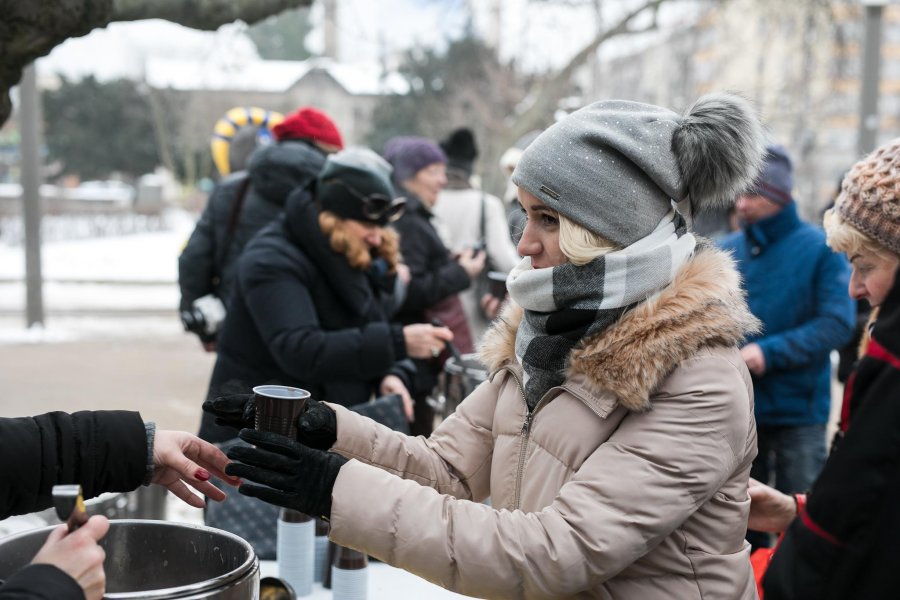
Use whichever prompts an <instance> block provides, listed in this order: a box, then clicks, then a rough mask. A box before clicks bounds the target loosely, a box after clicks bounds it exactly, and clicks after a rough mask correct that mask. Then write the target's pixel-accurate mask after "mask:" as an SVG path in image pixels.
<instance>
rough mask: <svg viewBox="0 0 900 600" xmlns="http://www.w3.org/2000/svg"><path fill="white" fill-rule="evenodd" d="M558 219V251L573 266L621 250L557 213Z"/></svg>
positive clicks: (584, 263)
mask: <svg viewBox="0 0 900 600" xmlns="http://www.w3.org/2000/svg"><path fill="white" fill-rule="evenodd" d="M556 216H557V218H558V219H559V249H560V251H562V253H563V255H565V257H566V258H568V259H569V262H571V263H572V264H573V265H575V266H579V267H580V266H581V265H586V264H587V263H589V262H591V261H592V260H594V259H595V258H597V257H599V256H603V255H605V254H609V253H610V252H614V251H615V250H621V248H620V247H619V246H617V245H615V244H614V243H612V242H611V241H609V240H607V239H606V238H604V237H603V236H600V235H597V234H596V233H594V232H593V231H588V230H587V229H585V228H584V227H582V226H581V225H579V224H578V223H576V222H575V221H572V220H571V219H569V218H567V217H565V216H563V215H561V214H559V213H557V215H556Z"/></svg>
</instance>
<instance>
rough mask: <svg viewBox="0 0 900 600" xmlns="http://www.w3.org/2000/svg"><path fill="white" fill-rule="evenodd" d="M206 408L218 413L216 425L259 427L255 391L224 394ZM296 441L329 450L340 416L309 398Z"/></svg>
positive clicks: (243, 427) (208, 402)
mask: <svg viewBox="0 0 900 600" xmlns="http://www.w3.org/2000/svg"><path fill="white" fill-rule="evenodd" d="M203 410H205V411H206V412H208V413H211V414H213V415H215V417H216V425H223V426H225V427H234V428H235V429H253V428H254V427H255V426H256V400H255V399H254V397H253V394H235V395H233V396H221V397H219V398H216V399H214V400H207V401H206V402H204V403H203ZM297 441H298V442H300V443H301V444H304V445H306V446H309V447H310V448H315V449H317V450H328V449H329V448H331V447H332V446H334V443H335V442H336V441H337V415H335V414H334V411H333V410H331V409H330V408H328V407H327V406H325V405H324V404H323V403H321V402H319V401H318V400H313V399H312V398H310V399H309V400H308V401H307V402H306V407H305V408H304V411H303V412H302V413H301V414H300V416H299V417H298V418H297Z"/></svg>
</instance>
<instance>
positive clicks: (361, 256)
mask: <svg viewBox="0 0 900 600" xmlns="http://www.w3.org/2000/svg"><path fill="white" fill-rule="evenodd" d="M319 229H321V230H322V233H324V234H325V235H326V236H327V237H328V241H329V243H330V244H331V249H332V250H334V251H335V252H337V253H339V254H343V255H344V256H345V257H346V258H347V262H349V263H350V266H351V267H353V268H354V269H359V270H361V271H365V270H366V269H368V268H369V267H370V266H371V264H372V254H373V252H370V251H369V246H368V245H366V243H365V242H363V241H362V240H361V239H359V238H358V237H356V236H354V235H350V234H349V233H347V229H346V227H344V219H341V218H340V217H338V216H337V215H336V214H334V213H333V212H329V211H327V210H323V211H322V212H320V213H319ZM380 229H381V245H380V246H378V247H377V248H375V249H374V254H376V255H377V256H380V257H381V258H383V259H385V260H386V261H387V263H388V272H390V273H396V272H397V263H398V262H399V260H400V237H399V236H398V235H397V232H395V231H394V230H392V229H388V228H386V227H381V228H380Z"/></svg>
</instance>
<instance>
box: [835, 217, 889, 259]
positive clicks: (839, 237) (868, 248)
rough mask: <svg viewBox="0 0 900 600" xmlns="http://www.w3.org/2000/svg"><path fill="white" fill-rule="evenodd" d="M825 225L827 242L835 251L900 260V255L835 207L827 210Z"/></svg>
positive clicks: (850, 254)
mask: <svg viewBox="0 0 900 600" xmlns="http://www.w3.org/2000/svg"><path fill="white" fill-rule="evenodd" d="M823 225H824V227H825V242H826V243H827V244H828V246H829V247H830V248H831V249H832V250H834V251H835V252H843V253H844V254H846V255H847V256H848V257H849V256H853V255H854V254H859V253H861V252H867V253H871V254H874V255H875V256H878V257H880V258H884V259H893V260H900V256H897V254H896V253H894V252H892V251H891V250H890V249H888V248H886V247H884V246H883V245H881V244H879V243H878V242H876V241H875V240H873V239H872V238H870V237H869V236H867V235H866V234H864V233H863V232H862V231H860V230H859V229H857V228H856V227H854V226H853V225H852V224H851V223H848V222H847V221H846V220H844V219H843V218H842V217H841V216H840V215H839V214H837V213H836V212H835V211H834V209H833V208H829V209H828V210H827V211H825V217H824V219H823Z"/></svg>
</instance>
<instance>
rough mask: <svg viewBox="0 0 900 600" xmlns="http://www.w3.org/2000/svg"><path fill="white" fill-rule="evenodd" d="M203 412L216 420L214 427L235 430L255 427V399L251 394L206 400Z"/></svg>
mask: <svg viewBox="0 0 900 600" xmlns="http://www.w3.org/2000/svg"><path fill="white" fill-rule="evenodd" d="M203 410H204V411H206V412H208V413H210V414H211V415H213V416H214V417H215V418H216V425H222V426H223V427H234V428H235V429H245V428H249V429H252V428H253V427H255V426H256V399H255V398H254V397H253V394H233V395H231V396H220V397H218V398H215V399H213V400H206V401H205V402H204V403H203Z"/></svg>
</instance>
